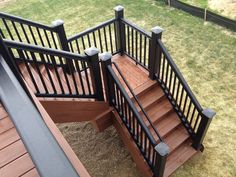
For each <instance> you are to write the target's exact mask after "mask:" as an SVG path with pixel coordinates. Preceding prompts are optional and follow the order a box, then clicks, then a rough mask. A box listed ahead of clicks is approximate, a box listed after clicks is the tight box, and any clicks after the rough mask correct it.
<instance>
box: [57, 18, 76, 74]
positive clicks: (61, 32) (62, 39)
mask: <svg viewBox="0 0 236 177" xmlns="http://www.w3.org/2000/svg"><path fill="white" fill-rule="evenodd" d="M52 27H53V28H54V30H55V31H56V33H57V38H58V41H59V43H60V47H61V49H62V50H64V51H68V52H69V51H70V48H69V45H68V41H67V37H66V32H65V28H64V21H63V20H55V21H53V22H52ZM66 65H67V68H66V70H67V72H68V73H70V74H71V73H72V72H74V71H75V68H74V65H73V62H72V60H67V61H66Z"/></svg>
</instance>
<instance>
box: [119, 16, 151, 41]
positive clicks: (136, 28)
mask: <svg viewBox="0 0 236 177" xmlns="http://www.w3.org/2000/svg"><path fill="white" fill-rule="evenodd" d="M121 21H122V22H124V23H125V24H126V25H128V26H130V27H132V28H134V29H135V30H137V31H138V32H140V33H142V34H143V35H145V36H146V37H148V38H149V39H151V33H150V32H147V31H145V30H143V29H142V28H140V27H138V26H137V25H136V24H134V23H133V22H131V21H129V20H127V19H121Z"/></svg>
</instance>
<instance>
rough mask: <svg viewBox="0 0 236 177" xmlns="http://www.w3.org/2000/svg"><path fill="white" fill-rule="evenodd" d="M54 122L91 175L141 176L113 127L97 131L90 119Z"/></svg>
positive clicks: (93, 176) (112, 176)
mask: <svg viewBox="0 0 236 177" xmlns="http://www.w3.org/2000/svg"><path fill="white" fill-rule="evenodd" d="M57 126H58V127H59V129H60V130H61V132H62V134H63V135H64V137H65V138H66V140H67V141H68V143H69V144H70V146H71V147H72V149H73V150H74V152H75V153H76V155H77V156H78V158H79V159H80V160H81V162H82V163H83V164H84V166H85V168H86V169H87V170H88V172H89V174H90V175H91V176H92V177H141V176H140V174H139V172H138V170H137V168H136V164H135V163H134V162H133V160H132V159H131V156H130V154H129V153H128V151H127V150H126V148H125V147H124V144H123V142H122V141H121V139H120V137H119V136H118V134H117V132H116V130H115V128H114V127H110V128H108V129H106V130H105V131H104V132H102V133H97V132H96V131H95V130H94V128H93V127H92V125H91V124H90V123H64V124H58V125H57Z"/></svg>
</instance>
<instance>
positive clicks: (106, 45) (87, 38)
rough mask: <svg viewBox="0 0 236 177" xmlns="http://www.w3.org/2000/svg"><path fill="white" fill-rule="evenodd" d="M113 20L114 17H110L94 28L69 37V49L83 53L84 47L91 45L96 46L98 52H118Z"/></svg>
mask: <svg viewBox="0 0 236 177" xmlns="http://www.w3.org/2000/svg"><path fill="white" fill-rule="evenodd" d="M115 22H116V19H111V20H108V21H106V22H104V23H102V24H100V25H98V26H96V27H94V28H91V29H88V30H85V31H83V32H81V33H79V34H77V35H74V36H72V37H69V38H68V43H69V47H70V51H71V52H75V53H81V54H83V51H84V50H85V49H86V48H89V47H92V46H93V47H96V48H98V49H99V50H100V52H105V51H107V52H111V53H112V54H113V55H114V54H116V53H118V52H119V49H118V48H117V37H116V27H115Z"/></svg>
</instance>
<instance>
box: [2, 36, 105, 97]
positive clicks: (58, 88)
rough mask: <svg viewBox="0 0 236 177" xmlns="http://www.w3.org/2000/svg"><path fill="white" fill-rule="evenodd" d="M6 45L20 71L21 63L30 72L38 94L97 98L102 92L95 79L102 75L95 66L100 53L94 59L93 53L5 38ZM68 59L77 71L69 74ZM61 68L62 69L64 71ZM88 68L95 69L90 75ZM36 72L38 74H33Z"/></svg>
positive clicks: (43, 95) (40, 95) (4, 43)
mask: <svg viewBox="0 0 236 177" xmlns="http://www.w3.org/2000/svg"><path fill="white" fill-rule="evenodd" d="M3 45H4V46H6V47H7V48H8V51H9V52H10V54H11V55H12V58H13V59H14V62H15V65H16V66H17V67H18V70H19V71H20V72H21V69H20V68H19V62H21V63H22V64H23V66H24V67H25V69H26V71H27V73H25V74H27V75H28V76H29V78H30V80H31V81H32V84H33V87H34V89H35V90H34V92H35V95H36V96H37V97H72V98H95V99H96V98H97V99H98V97H99V95H100V89H99V88H100V87H101V86H100V85H97V84H93V82H94V83H96V80H95V78H97V77H99V76H100V74H99V73H98V71H97V69H96V68H98V56H97V57H96V56H95V58H93V59H91V57H92V56H88V55H80V54H76V53H71V52H67V51H63V50H56V49H51V48H45V47H40V46H36V45H31V44H24V43H20V42H16V41H10V40H6V39H5V40H3ZM67 61H71V63H72V64H73V66H75V71H76V73H74V72H72V73H71V74H70V75H68V74H67V72H66V71H67V67H66V66H65V65H64V63H66V62H67ZM30 66H33V67H34V68H32V67H30ZM40 67H43V68H44V69H45V71H46V73H45V75H43V74H42V71H41V70H40ZM95 67H96V68H95ZM58 69H61V71H62V73H61V74H60V73H59V71H58ZM69 69H70V68H69ZM51 70H53V71H54V74H53V73H51ZM88 70H90V71H92V70H93V72H90V73H91V74H89V71H88ZM35 72H36V74H37V76H36V75H35V74H34V73H35ZM45 77H47V78H45ZM63 83H65V84H63ZM99 99H100V98H99Z"/></svg>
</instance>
